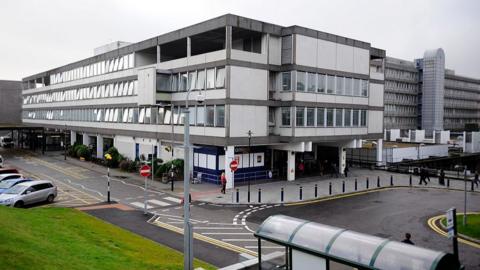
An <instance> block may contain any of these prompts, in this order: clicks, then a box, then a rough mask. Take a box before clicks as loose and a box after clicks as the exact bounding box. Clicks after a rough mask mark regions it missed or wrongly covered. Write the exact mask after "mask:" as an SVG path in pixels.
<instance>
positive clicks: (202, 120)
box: [197, 106, 205, 126]
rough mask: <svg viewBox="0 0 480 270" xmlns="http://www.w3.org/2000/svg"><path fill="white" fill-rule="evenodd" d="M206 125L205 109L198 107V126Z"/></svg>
mask: <svg viewBox="0 0 480 270" xmlns="http://www.w3.org/2000/svg"><path fill="white" fill-rule="evenodd" d="M204 124H205V107H204V106H197V126H203V125H204Z"/></svg>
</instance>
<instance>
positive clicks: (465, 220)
mask: <svg viewBox="0 0 480 270" xmlns="http://www.w3.org/2000/svg"><path fill="white" fill-rule="evenodd" d="M463 170H464V171H463V181H464V182H465V191H464V201H463V226H464V227H465V226H466V225H467V166H465V167H464V168H463Z"/></svg>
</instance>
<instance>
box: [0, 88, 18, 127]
mask: <svg viewBox="0 0 480 270" xmlns="http://www.w3.org/2000/svg"><path fill="white" fill-rule="evenodd" d="M21 115H22V82H21V81H4V80H0V123H3V124H19V123H21V122H22V118H21Z"/></svg>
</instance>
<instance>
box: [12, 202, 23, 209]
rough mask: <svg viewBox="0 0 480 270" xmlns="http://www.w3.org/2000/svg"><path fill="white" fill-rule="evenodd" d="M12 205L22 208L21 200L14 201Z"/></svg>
mask: <svg viewBox="0 0 480 270" xmlns="http://www.w3.org/2000/svg"><path fill="white" fill-rule="evenodd" d="M13 207H16V208H22V207H23V202H22V201H18V202H16V203H15V204H14V205H13Z"/></svg>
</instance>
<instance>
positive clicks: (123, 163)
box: [118, 159, 132, 172]
mask: <svg viewBox="0 0 480 270" xmlns="http://www.w3.org/2000/svg"><path fill="white" fill-rule="evenodd" d="M131 163H132V161H131V160H126V159H124V160H122V161H120V163H119V164H118V167H120V170H122V171H124V172H126V171H128V168H130V164H131Z"/></svg>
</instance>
